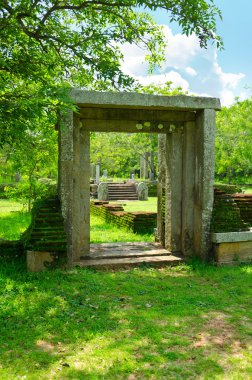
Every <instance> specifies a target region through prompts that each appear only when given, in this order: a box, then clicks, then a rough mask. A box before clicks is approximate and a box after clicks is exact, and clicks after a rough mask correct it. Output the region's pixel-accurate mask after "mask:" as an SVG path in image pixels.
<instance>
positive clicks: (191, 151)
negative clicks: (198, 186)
mask: <svg viewBox="0 0 252 380" xmlns="http://www.w3.org/2000/svg"><path fill="white" fill-rule="evenodd" d="M195 130H196V125H195V123H194V122H187V123H186V124H185V126H184V135H183V178H182V231H181V233H182V253H183V254H184V255H185V256H192V255H193V254H194V186H195Z"/></svg>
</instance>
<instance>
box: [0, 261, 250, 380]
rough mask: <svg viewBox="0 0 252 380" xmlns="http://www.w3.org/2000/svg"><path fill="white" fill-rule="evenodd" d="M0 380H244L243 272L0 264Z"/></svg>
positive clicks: (246, 291) (246, 322)
mask: <svg viewBox="0 0 252 380" xmlns="http://www.w3.org/2000/svg"><path fill="white" fill-rule="evenodd" d="M0 285H1V286H0V303H1V308H0V331H1V334H0V358H1V360H0V378H1V380H10V379H11V380H13V379H27V380H32V379H34V380H37V379H41V380H43V379H46V380H47V379H61V380H62V379H63V380H67V379H75V380H76V379H80V380H82V379H88V380H89V379H91V380H93V379H128V380H134V379H141V380H142V379H183V380H184V379H228V380H232V379H233V380H237V379H241V380H246V379H247V380H249V379H251V378H252V267H251V266H239V267H234V268H216V267H211V266H203V265H199V264H198V265H184V266H180V267H177V268H171V269H162V270H157V269H148V268H142V269H131V270H128V271H119V272H112V271H111V272H95V271H91V270H84V269H80V268H76V269H72V270H65V271H63V270H62V271H60V270H57V271H53V272H44V273H37V274H31V273H29V274H28V273H26V272H25V269H24V266H23V264H21V263H20V264H18V263H15V264H10V263H9V264H8V265H5V264H4V263H1V265H0Z"/></svg>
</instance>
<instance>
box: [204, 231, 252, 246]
mask: <svg viewBox="0 0 252 380" xmlns="http://www.w3.org/2000/svg"><path fill="white" fill-rule="evenodd" d="M211 238H212V242H213V243H234V242H240V241H252V231H246V232H219V233H212V234H211Z"/></svg>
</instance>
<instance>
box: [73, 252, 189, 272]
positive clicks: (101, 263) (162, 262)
mask: <svg viewBox="0 0 252 380" xmlns="http://www.w3.org/2000/svg"><path fill="white" fill-rule="evenodd" d="M181 263H183V259H182V258H181V257H179V256H174V255H166V256H164V255H157V256H141V257H124V258H118V257H116V258H95V259H86V260H78V261H75V262H74V263H73V264H74V265H78V266H80V267H90V268H96V269H124V268H130V267H131V268H132V267H138V266H141V265H145V264H146V265H148V266H152V267H159V268H162V267H165V266H174V265H178V264H181Z"/></svg>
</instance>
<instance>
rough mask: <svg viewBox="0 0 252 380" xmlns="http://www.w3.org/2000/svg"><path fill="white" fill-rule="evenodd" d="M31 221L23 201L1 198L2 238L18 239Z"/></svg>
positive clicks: (0, 221)
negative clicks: (24, 208)
mask: <svg viewBox="0 0 252 380" xmlns="http://www.w3.org/2000/svg"><path fill="white" fill-rule="evenodd" d="M30 221H31V218H30V214H29V213H28V212H27V211H24V210H23V205H22V204H21V203H18V202H15V201H10V200H6V199H0V239H6V240H18V239H19V238H20V234H21V233H22V232H24V231H25V230H26V228H27V227H28V226H29V224H30Z"/></svg>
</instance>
